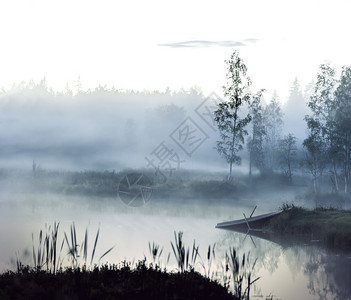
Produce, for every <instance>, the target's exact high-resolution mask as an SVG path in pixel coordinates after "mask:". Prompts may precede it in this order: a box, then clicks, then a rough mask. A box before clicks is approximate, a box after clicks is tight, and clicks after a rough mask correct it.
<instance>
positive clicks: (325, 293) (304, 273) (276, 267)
mask: <svg viewBox="0 0 351 300" xmlns="http://www.w3.org/2000/svg"><path fill="white" fill-rule="evenodd" d="M252 238H253V242H252V241H251V240H250V239H249V238H248V237H246V238H245V234H243V233H237V232H232V231H226V232H225V234H223V236H222V240H221V243H220V244H221V246H222V247H223V249H224V248H226V247H228V246H230V245H238V249H239V250H240V251H241V252H245V251H246V252H248V251H250V253H251V255H252V257H257V258H258V260H257V265H256V271H255V275H256V276H260V277H261V279H260V280H259V282H258V283H257V285H256V289H255V292H254V294H255V297H252V298H253V299H262V297H266V296H268V295H274V296H275V297H277V298H279V299H340V300H341V299H350V293H351V258H350V257H349V256H348V255H345V254H336V253H333V252H330V251H328V250H326V249H324V248H322V247H320V246H318V245H312V244H294V242H293V241H292V240H291V239H287V240H286V241H283V240H282V238H280V241H281V244H278V243H277V240H278V239H275V242H271V241H268V240H267V239H262V238H259V237H257V236H253V237H252Z"/></svg>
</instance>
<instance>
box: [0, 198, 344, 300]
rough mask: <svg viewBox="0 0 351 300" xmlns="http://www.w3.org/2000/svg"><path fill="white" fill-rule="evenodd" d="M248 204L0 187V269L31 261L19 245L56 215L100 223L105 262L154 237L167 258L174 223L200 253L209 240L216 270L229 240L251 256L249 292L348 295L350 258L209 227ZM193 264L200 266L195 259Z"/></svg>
mask: <svg viewBox="0 0 351 300" xmlns="http://www.w3.org/2000/svg"><path fill="white" fill-rule="evenodd" d="M250 209H251V207H250V208H245V207H237V206H236V207H235V208H234V209H233V207H232V206H228V207H225V206H222V205H216V203H213V205H211V204H208V205H206V206H201V205H200V204H199V205H198V204H195V202H192V203H191V204H186V203H184V202H180V201H177V200H176V199H170V200H169V203H168V204H167V203H166V201H165V202H163V203H161V202H160V203H156V201H155V202H152V203H151V205H146V206H145V207H143V208H141V209H137V210H136V209H131V208H128V207H126V206H125V205H123V204H122V203H121V202H120V201H116V198H96V199H94V198H88V199H87V198H84V197H73V196H71V197H62V196H59V195H51V194H50V195H28V194H26V195H14V194H9V195H4V194H2V195H0V241H1V243H0V255H1V256H0V270H1V271H2V270H4V269H7V268H11V265H10V263H9V259H10V257H14V256H15V253H16V251H20V252H19V256H23V257H24V259H27V261H28V262H30V261H31V255H29V254H28V253H26V252H23V251H24V250H25V249H31V245H32V241H31V234H32V233H34V236H37V234H38V232H39V230H40V229H44V225H45V224H53V222H54V221H61V225H60V226H62V227H60V229H61V230H62V231H61V232H63V231H68V230H69V226H70V225H71V224H72V221H74V222H75V224H76V227H77V235H78V236H79V237H84V231H85V229H86V227H87V226H88V227H89V230H90V231H91V233H92V234H93V235H94V234H95V232H96V230H97V228H98V227H99V226H100V229H101V230H100V232H101V236H100V240H99V245H98V247H99V248H98V251H100V252H99V253H97V256H99V255H101V254H103V252H104V251H106V250H107V249H109V248H110V247H111V246H113V245H114V244H117V245H116V249H114V251H113V252H112V253H109V255H108V261H109V262H111V263H118V262H120V261H122V260H123V259H127V260H128V261H133V259H136V260H138V259H142V258H143V257H144V255H146V256H148V243H149V242H153V241H155V242H156V243H157V244H159V245H160V246H161V247H164V252H163V253H164V254H163V255H164V257H163V258H162V259H163V261H166V259H167V255H168V253H171V251H172V250H171V247H170V241H171V240H173V232H174V230H176V231H183V232H184V242H185V244H186V245H187V246H190V247H191V246H192V243H193V240H194V239H196V243H197V244H198V245H200V254H201V256H202V257H203V258H204V260H205V258H206V256H207V247H208V246H209V245H213V244H214V243H216V262H214V263H213V264H212V266H213V267H217V266H218V267H217V271H218V272H219V273H220V272H222V273H223V272H224V271H223V270H225V266H224V265H223V264H224V259H225V253H226V252H227V251H228V249H229V248H230V247H234V248H235V249H236V250H237V254H238V256H239V257H240V258H241V257H242V255H243V254H244V253H246V254H248V253H249V252H250V258H251V262H254V260H255V258H257V262H256V265H255V267H254V269H253V273H252V278H257V277H260V279H259V280H258V281H257V282H256V283H255V284H254V286H253V287H252V290H251V292H250V295H251V297H250V299H265V297H266V296H269V295H274V296H275V297H274V299H284V300H289V299H350V297H349V295H350V293H351V278H350V277H351V259H350V258H348V256H346V255H344V254H340V255H336V254H335V253H331V252H328V251H326V250H325V249H323V248H321V247H319V246H318V245H310V244H308V245H305V244H301V241H299V243H297V242H296V241H294V240H292V239H290V238H289V239H278V238H276V237H272V236H271V237H269V236H266V237H265V238H266V239H262V238H258V237H255V236H252V240H253V241H252V240H251V238H250V237H249V236H247V237H246V238H245V233H244V234H242V233H236V232H231V231H225V230H219V229H215V228H214V226H215V224H216V223H218V222H219V221H221V220H225V219H227V218H228V211H230V212H231V213H232V214H233V216H231V217H233V219H235V218H240V217H241V216H242V212H243V211H250ZM258 213H260V212H258ZM92 238H93V237H92ZM90 240H91V241H92V239H90ZM150 261H151V260H150ZM25 262H26V261H25ZM169 265H170V266H172V265H175V261H174V260H173V262H172V261H170V263H169ZM220 266H222V267H220ZM250 266H251V265H248V268H249V267H250ZM198 268H199V271H200V272H202V271H203V269H202V267H201V266H199V267H198ZM207 269H208V268H207Z"/></svg>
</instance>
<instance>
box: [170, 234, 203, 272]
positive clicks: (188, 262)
mask: <svg viewBox="0 0 351 300" xmlns="http://www.w3.org/2000/svg"><path fill="white" fill-rule="evenodd" d="M171 246H172V250H173V254H174V257H175V259H176V261H177V264H178V271H179V272H180V273H184V272H185V271H187V270H194V269H195V266H196V262H197V258H198V257H200V254H199V246H196V242H195V240H194V242H193V247H192V251H191V256H190V249H189V247H188V248H186V247H185V245H184V242H183V232H182V231H179V232H178V233H177V232H176V231H174V244H173V243H172V242H171Z"/></svg>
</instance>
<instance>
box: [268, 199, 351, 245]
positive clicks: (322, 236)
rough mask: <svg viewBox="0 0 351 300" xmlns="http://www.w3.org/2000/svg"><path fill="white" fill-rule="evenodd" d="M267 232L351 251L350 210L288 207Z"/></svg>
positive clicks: (270, 224) (275, 219)
mask: <svg viewBox="0 0 351 300" xmlns="http://www.w3.org/2000/svg"><path fill="white" fill-rule="evenodd" d="M267 229H269V230H270V231H271V232H273V234H277V235H280V236H294V237H297V238H302V239H305V240H306V239H308V240H309V241H319V242H321V243H323V244H324V245H326V246H327V247H328V248H329V249H335V250H345V251H350V250H351V210H340V209H334V208H323V207H319V208H315V209H313V210H309V209H305V208H301V207H295V206H291V207H285V208H284V209H283V212H282V213H281V214H280V215H278V216H276V217H274V218H272V219H271V221H270V222H269V224H268V226H267Z"/></svg>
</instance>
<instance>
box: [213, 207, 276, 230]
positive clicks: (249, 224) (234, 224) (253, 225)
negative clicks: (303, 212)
mask: <svg viewBox="0 0 351 300" xmlns="http://www.w3.org/2000/svg"><path fill="white" fill-rule="evenodd" d="M281 213H282V212H281V211H279V212H273V213H268V214H264V215H260V216H256V217H251V218H246V219H245V218H244V219H240V220H235V221H229V222H222V223H218V224H217V225H216V228H219V229H227V230H234V231H240V232H247V231H248V230H261V229H262V228H263V227H265V226H266V225H267V224H268V223H269V221H270V220H271V219H272V218H273V217H275V216H277V215H279V214H281Z"/></svg>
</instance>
